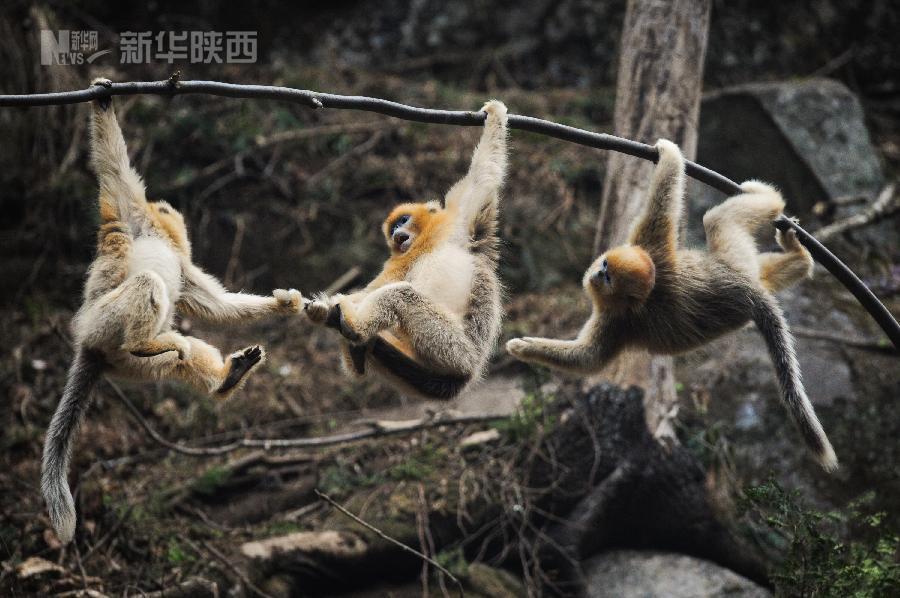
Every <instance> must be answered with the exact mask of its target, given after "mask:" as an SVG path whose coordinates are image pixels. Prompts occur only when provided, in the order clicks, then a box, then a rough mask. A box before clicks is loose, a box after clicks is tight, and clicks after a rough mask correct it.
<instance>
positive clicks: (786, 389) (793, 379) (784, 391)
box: [753, 291, 838, 471]
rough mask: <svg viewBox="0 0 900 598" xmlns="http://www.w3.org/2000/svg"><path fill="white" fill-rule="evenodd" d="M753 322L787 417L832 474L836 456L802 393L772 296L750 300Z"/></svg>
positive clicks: (785, 330)
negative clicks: (762, 341) (766, 348)
mask: <svg viewBox="0 0 900 598" xmlns="http://www.w3.org/2000/svg"><path fill="white" fill-rule="evenodd" d="M753 321H754V322H755V323H756V326H757V327H758V328H759V330H760V332H761V333H762V335H763V338H764V339H765V341H766V346H767V347H768V349H769V355H770V356H771V357H772V362H773V363H774V365H775V372H776V374H777V375H778V383H779V385H780V386H781V396H782V399H783V400H784V403H785V405H787V408H788V411H789V412H790V414H791V417H792V418H793V420H794V422H795V423H796V424H797V427H798V428H799V429H800V433H801V434H803V439H804V440H805V441H806V444H807V446H808V447H809V448H810V449H812V451H813V453H815V456H816V459H817V460H818V461H819V464H820V465H821V466H822V467H823V468H824V469H825V470H826V471H834V470H835V469H837V466H838V461H837V456H835V454H834V449H833V448H832V447H831V443H830V442H829V441H828V437H827V436H826V435H825V431H824V430H823V429H822V424H820V423H819V419H818V418H817V417H816V412H815V411H814V410H813V406H812V403H810V401H809V397H807V396H806V391H805V390H804V389H803V380H802V378H801V375H800V365H799V364H798V363H797V356H796V355H795V353H794V337H793V335H791V332H790V329H789V328H788V325H787V321H786V320H785V319H784V312H782V311H781V307H780V306H779V305H778V302H777V301H776V300H775V298H774V297H773V296H772V295H769V294H768V293H766V292H764V291H763V292H760V293H759V294H758V295H757V296H756V297H755V298H754V301H753Z"/></svg>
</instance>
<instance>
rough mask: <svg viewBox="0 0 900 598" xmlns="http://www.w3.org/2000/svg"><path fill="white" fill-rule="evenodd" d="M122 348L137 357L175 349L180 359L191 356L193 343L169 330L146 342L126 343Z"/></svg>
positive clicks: (159, 353)
mask: <svg viewBox="0 0 900 598" xmlns="http://www.w3.org/2000/svg"><path fill="white" fill-rule="evenodd" d="M122 349H123V350H124V351H127V352H128V353H131V354H132V355H134V356H135V357H156V356H157V355H162V354H163V353H170V352H172V351H175V352H176V353H178V359H179V360H180V361H184V360H185V359H190V358H191V344H190V343H189V342H187V341H186V340H185V339H184V337H182V336H181V335H177V334H175V333H168V332H167V333H163V334H161V335H159V336H158V337H156V338H155V339H153V340H149V341H146V342H144V343H140V344H129V345H125V346H123V347H122Z"/></svg>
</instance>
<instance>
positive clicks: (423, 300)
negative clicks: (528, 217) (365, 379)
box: [306, 100, 507, 399]
mask: <svg viewBox="0 0 900 598" xmlns="http://www.w3.org/2000/svg"><path fill="white" fill-rule="evenodd" d="M482 110H483V111H484V112H485V113H486V119H485V123H484V130H483V132H482V135H481V140H480V141H479V143H478V146H477V147H476V148H475V153H474V154H473V156H472V162H471V165H470V167H469V171H468V173H467V174H466V176H465V177H463V179H462V180H460V181H459V182H457V183H456V184H455V185H453V187H451V189H450V190H449V191H448V192H447V195H446V197H445V198H444V201H443V203H439V202H428V203H409V204H402V205H399V206H397V207H395V208H394V209H393V210H392V211H391V213H390V214H389V215H388V217H387V219H386V220H385V221H384V224H383V227H382V230H383V233H384V236H385V240H386V241H387V244H388V248H389V249H390V251H391V255H390V257H389V258H388V260H387V262H385V264H384V268H383V269H382V271H381V273H380V274H379V275H378V276H377V277H376V278H375V279H374V280H373V281H372V282H370V283H369V284H368V285H367V286H366V287H365V288H364V289H363V290H361V291H359V292H356V293H352V294H350V295H334V296H331V297H329V296H326V295H322V294H320V295H318V296H317V297H316V298H315V299H314V300H313V301H311V302H310V303H308V304H307V306H306V313H307V315H308V316H309V318H310V319H311V320H313V321H314V322H318V323H322V324H326V325H329V326H331V327H334V328H337V329H339V330H340V332H341V334H342V335H343V336H344V339H345V340H344V341H343V343H342V354H343V362H344V365H345V369H346V370H347V371H348V372H349V373H350V374H351V375H355V376H363V375H365V374H367V373H368V372H370V371H371V372H374V373H376V374H378V375H379V376H380V377H381V378H383V379H385V380H386V381H387V382H388V383H389V384H392V385H393V386H395V387H397V388H399V389H400V390H401V391H402V392H405V393H407V394H410V395H413V396H418V397H425V398H437V399H450V398H453V397H455V396H456V395H458V394H459V393H460V392H461V391H462V390H463V389H464V388H465V387H466V386H467V385H468V384H469V383H470V382H472V381H473V380H475V379H478V378H479V377H480V376H481V374H482V371H483V370H484V367H485V365H486V364H487V361H488V359H489V357H490V355H491V352H492V350H493V348H494V346H495V345H496V343H497V337H498V335H499V331H500V319H501V306H500V297H501V285H500V280H499V278H498V276H497V259H498V249H497V245H498V238H497V213H498V201H499V192H500V188H501V186H502V184H503V179H504V177H505V175H506V165H507V154H506V138H507V118H506V106H504V105H503V104H502V103H501V102H498V101H496V100H494V101H490V102H488V103H487V104H485V105H484V108H483V109H482Z"/></svg>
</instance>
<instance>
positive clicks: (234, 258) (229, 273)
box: [223, 216, 246, 287]
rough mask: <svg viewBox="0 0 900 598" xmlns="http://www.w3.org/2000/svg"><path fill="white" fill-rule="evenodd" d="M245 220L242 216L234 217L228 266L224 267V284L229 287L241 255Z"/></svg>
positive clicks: (232, 282)
mask: <svg viewBox="0 0 900 598" xmlns="http://www.w3.org/2000/svg"><path fill="white" fill-rule="evenodd" d="M245 225H246V223H245V221H244V217H243V216H236V217H235V219H234V240H233V241H232V243H231V257H229V258H228V266H227V267H226V268H225V276H223V278H224V280H225V286H226V287H230V286H233V284H234V275H235V272H237V269H238V262H239V261H240V256H241V246H242V245H243V243H244V228H245Z"/></svg>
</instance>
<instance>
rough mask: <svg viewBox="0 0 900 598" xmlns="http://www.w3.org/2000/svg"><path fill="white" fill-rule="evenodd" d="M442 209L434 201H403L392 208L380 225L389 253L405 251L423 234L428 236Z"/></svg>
mask: <svg viewBox="0 0 900 598" xmlns="http://www.w3.org/2000/svg"><path fill="white" fill-rule="evenodd" d="M442 213H443V210H442V209H441V207H440V206H439V205H438V204H437V203H436V202H428V203H405V204H400V205H399V206H397V207H396V208H394V209H393V210H392V211H391V213H390V214H389V215H388V217H387V219H386V220H385V221H384V224H383V225H382V231H383V232H384V238H385V240H386V241H387V244H388V247H390V249H391V255H402V254H405V253H407V252H408V251H409V250H410V249H411V248H412V247H413V246H414V245H415V244H416V242H417V241H418V240H419V239H420V238H421V237H423V236H429V235H430V234H431V233H432V232H433V229H434V226H435V224H436V223H437V222H438V220H440V219H441V218H440V214H442Z"/></svg>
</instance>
